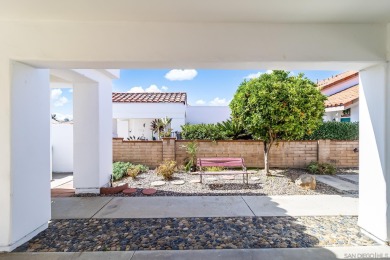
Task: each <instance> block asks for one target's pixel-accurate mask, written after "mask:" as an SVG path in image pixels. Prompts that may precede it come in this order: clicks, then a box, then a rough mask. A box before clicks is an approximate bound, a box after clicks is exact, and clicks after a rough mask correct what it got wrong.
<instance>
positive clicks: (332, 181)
mask: <svg viewBox="0 0 390 260" xmlns="http://www.w3.org/2000/svg"><path fill="white" fill-rule="evenodd" d="M316 180H317V181H319V182H322V183H325V184H326V185H329V186H332V187H333V188H336V189H338V190H342V191H358V190H359V185H357V184H353V183H350V182H347V181H343V180H340V179H339V178H336V177H333V176H329V175H322V176H319V175H316Z"/></svg>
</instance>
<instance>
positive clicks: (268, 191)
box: [75, 169, 356, 197]
mask: <svg viewBox="0 0 390 260" xmlns="http://www.w3.org/2000/svg"><path fill="white" fill-rule="evenodd" d="M250 172H251V174H250V177H249V185H248V186H246V185H245V184H243V182H242V175H236V176H235V178H234V180H227V179H225V178H224V176H215V175H209V176H204V178H203V183H192V182H193V181H197V180H199V175H197V174H196V173H195V174H189V173H175V174H174V178H173V179H172V180H171V181H165V184H164V185H162V186H158V187H153V186H152V185H151V184H152V182H155V181H161V180H162V178H161V176H158V175H157V174H156V173H155V172H154V171H149V172H147V173H143V174H140V175H139V176H138V177H137V178H136V179H132V178H130V177H126V178H124V179H122V180H120V181H118V182H115V183H114V184H113V185H114V186H117V185H120V184H123V183H128V184H129V187H131V188H136V189H137V192H135V193H134V194H131V195H126V194H123V193H119V194H112V195H97V196H136V197H140V196H145V195H143V194H142V189H145V188H155V189H156V190H157V193H156V194H154V195H153V196H216V195H258V196H271V195H321V194H330V195H331V194H343V192H341V191H339V190H337V189H334V188H333V187H330V186H328V185H325V184H323V183H320V182H317V188H316V190H305V189H302V188H301V187H299V186H297V185H296V184H295V183H294V181H295V179H296V178H298V176H299V175H301V174H304V173H308V172H307V171H306V170H302V169H275V170H272V171H271V172H272V177H267V176H266V175H265V173H264V172H263V171H262V170H260V171H255V170H251V171H250ZM354 172H356V171H355V170H353V169H351V170H343V171H339V172H338V173H337V174H339V173H340V174H343V173H345V174H353V173H354ZM225 176H226V175H225ZM179 180H182V181H184V184H182V185H175V184H174V182H175V181H179ZM75 196H96V195H92V194H79V195H75Z"/></svg>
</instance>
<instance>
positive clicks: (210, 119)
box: [186, 106, 231, 124]
mask: <svg viewBox="0 0 390 260" xmlns="http://www.w3.org/2000/svg"><path fill="white" fill-rule="evenodd" d="M230 113H231V112H230V108H229V107H228V106H188V107H187V113H186V123H188V124H202V123H204V124H214V123H218V122H221V121H225V120H227V119H229V118H230Z"/></svg>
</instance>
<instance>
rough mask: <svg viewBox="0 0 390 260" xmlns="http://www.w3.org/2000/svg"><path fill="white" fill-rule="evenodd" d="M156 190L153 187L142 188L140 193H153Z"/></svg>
mask: <svg viewBox="0 0 390 260" xmlns="http://www.w3.org/2000/svg"><path fill="white" fill-rule="evenodd" d="M156 192H157V190H156V189H153V188H150V189H143V190H142V193H143V194H144V195H153V194H155V193H156Z"/></svg>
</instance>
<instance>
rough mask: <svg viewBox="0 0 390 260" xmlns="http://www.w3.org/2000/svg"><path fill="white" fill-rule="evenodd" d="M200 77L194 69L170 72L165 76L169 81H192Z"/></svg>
mask: <svg viewBox="0 0 390 260" xmlns="http://www.w3.org/2000/svg"><path fill="white" fill-rule="evenodd" d="M196 75H198V72H197V71H196V70H194V69H190V70H178V69H174V70H170V71H169V72H168V73H167V74H165V78H166V79H168V80H192V79H194V78H195V77H196Z"/></svg>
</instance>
